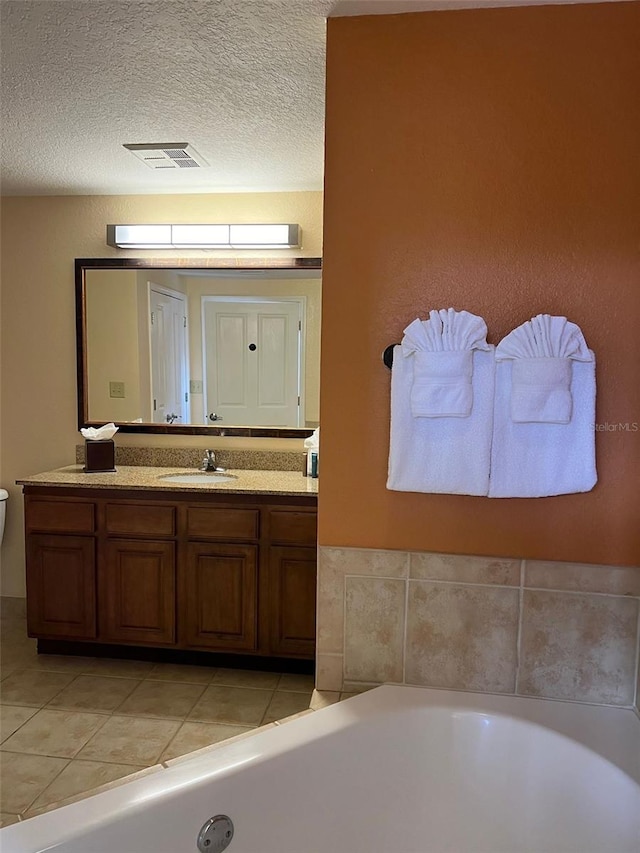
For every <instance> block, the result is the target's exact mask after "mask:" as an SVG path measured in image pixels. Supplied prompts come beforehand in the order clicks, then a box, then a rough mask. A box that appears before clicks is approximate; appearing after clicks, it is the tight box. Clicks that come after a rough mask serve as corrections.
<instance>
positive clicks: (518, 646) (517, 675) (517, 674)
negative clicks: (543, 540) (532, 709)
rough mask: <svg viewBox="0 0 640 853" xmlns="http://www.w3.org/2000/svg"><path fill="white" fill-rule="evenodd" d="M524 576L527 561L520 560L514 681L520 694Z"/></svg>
mask: <svg viewBox="0 0 640 853" xmlns="http://www.w3.org/2000/svg"><path fill="white" fill-rule="evenodd" d="M524 578H525V561H524V560H521V561H520V589H519V590H518V628H517V631H516V672H515V679H514V682H513V693H514V695H516V696H517V695H518V688H519V685H520V663H521V661H522V617H523V611H524Z"/></svg>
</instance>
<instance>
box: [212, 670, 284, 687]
mask: <svg viewBox="0 0 640 853" xmlns="http://www.w3.org/2000/svg"><path fill="white" fill-rule="evenodd" d="M279 680H280V675H279V673H277V672H254V671H253V670H249V669H219V670H218V671H217V672H216V674H215V675H214V677H213V681H212V682H211V683H212V684H223V685H224V686H225V687H257V688H259V689H261V690H274V689H275V688H276V687H277V685H278V681H279Z"/></svg>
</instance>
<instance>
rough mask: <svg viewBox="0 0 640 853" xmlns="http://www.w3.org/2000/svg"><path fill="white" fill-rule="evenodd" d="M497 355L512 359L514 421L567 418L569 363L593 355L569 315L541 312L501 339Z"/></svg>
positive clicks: (566, 420)
mask: <svg viewBox="0 0 640 853" xmlns="http://www.w3.org/2000/svg"><path fill="white" fill-rule="evenodd" d="M496 359H497V360H498V361H505V360H509V359H513V370H512V376H511V399H510V411H511V418H512V420H514V421H515V422H516V423H549V424H568V423H569V421H570V420H571V410H572V396H571V391H570V386H571V362H572V361H581V362H588V361H591V360H592V356H591V354H590V353H589V349H588V348H587V344H586V341H585V339H584V336H583V334H582V332H581V330H580V328H579V326H576V324H575V323H570V322H569V321H568V320H567V318H566V317H552V316H550V315H549V314H538V316H537V317H534V318H533V319H532V320H529V321H528V322H526V323H523V324H522V325H521V326H518V328H517V329H514V330H513V331H512V332H510V333H509V334H508V335H507V337H506V338H504V340H502V341H501V342H500V343H499V344H498V347H497V348H496Z"/></svg>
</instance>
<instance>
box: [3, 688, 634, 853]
mask: <svg viewBox="0 0 640 853" xmlns="http://www.w3.org/2000/svg"><path fill="white" fill-rule="evenodd" d="M429 708H438V709H441V710H447V711H449V712H451V713H470V714H481V715H492V716H495V717H498V718H500V717H505V718H511V719H516V720H519V721H522V722H526V723H529V724H531V725H533V726H536V727H541V728H542V729H547V730H550V731H552V732H555V733H556V734H559V735H561V736H564V737H567V738H569V739H570V740H573V741H575V742H576V743H578V744H580V745H581V746H583V747H585V748H586V749H588V750H590V751H592V752H593V753H595V754H596V755H598V756H600V757H601V758H603V759H604V760H605V761H608V762H609V763H610V764H612V765H614V766H615V767H617V768H618V769H619V770H620V771H622V773H624V774H625V775H626V776H627V777H629V778H630V779H631V780H632V781H634V782H635V783H636V784H637V785H638V787H639V789H640V718H638V716H637V715H636V714H635V712H634V711H633V709H630V708H616V707H611V706H603V705H587V704H584V703H575V702H567V701H559V700H555V699H538V698H536V697H520V696H512V695H504V694H486V693H470V692H464V691H452V690H442V689H438V688H428V687H417V686H416V687H414V686H409V685H390V684H385V685H381V686H379V687H376V688H374V689H372V690H369V691H367V692H365V693H361V694H359V695H357V696H353V697H351V698H349V699H345V700H343V701H342V702H339V703H336V704H334V705H329V706H328V707H326V708H322V709H320V710H318V711H314V712H313V713H309V714H302V715H294V717H295V718H294V719H292V720H289V721H287V720H284V721H283V722H282V724H280V725H269V726H264V727H261V728H260V729H257V730H256V731H255V733H245V734H244V735H240V736H238V737H237V738H233V739H232V740H231V741H230V742H228V741H221V742H219V743H217V744H212V745H211V746H210V747H204V748H203V749H200V750H197V751H196V753H195V754H187V755H185V756H182V757H181V758H179V759H173V760H172V762H171V764H169V765H168V766H162V765H157V770H156V771H155V772H153V771H154V768H153V767H152V768H147V770H146V771H142V772H141V773H140V774H139V776H138V775H136V778H134V779H131V780H129V781H128V780H127V777H125V778H124V779H122V780H116V782H115V783H113V787H109V788H108V789H107V790H103V791H99V792H97V793H95V794H90V795H89V796H87V797H84V798H82V799H79V800H76V801H74V802H72V803H69V804H68V805H63V806H60V807H59V808H54V809H52V810H50V811H47V812H43V813H42V814H39V815H35V816H33V817H31V818H29V819H27V820H26V821H21V822H20V823H17V824H11V825H10V826H7V827H4V828H3V829H1V830H0V842H1V843H0V846H2V849H5V847H4V846H3V845H4V844H7V847H6V850H7V853H35V851H41V850H47V849H50V848H52V847H53V848H55V845H57V844H61V843H63V842H65V841H68V840H70V839H71V838H74V837H78V836H82V835H85V834H88V833H90V832H93V831H96V830H99V829H100V828H101V827H102V826H104V824H107V823H109V822H110V821H111V820H113V819H114V818H115V817H116V816H118V817H122V816H123V815H126V814H127V813H130V812H134V811H136V810H137V809H139V808H140V806H141V804H143V803H145V802H149V803H151V802H153V801H157V800H159V799H161V798H163V797H169V796H170V795H171V794H172V793H174V792H175V793H177V792H179V791H180V790H181V789H183V788H188V787H189V786H191V785H195V784H197V783H201V782H209V781H210V782H213V781H215V780H216V779H217V778H218V777H223V776H224V775H225V774H227V773H229V772H233V771H235V770H236V769H237V768H239V767H241V766H243V765H246V766H247V767H249V766H250V765H251V764H253V763H256V762H259V761H265V760H269V759H270V758H274V757H276V756H278V755H281V754H283V753H286V752H288V751H290V750H295V749H296V748H297V747H301V746H304V745H305V744H307V743H309V742H310V741H312V740H316V739H320V738H322V737H325V736H330V735H331V734H333V733H335V732H339V731H341V730H343V729H345V728H347V727H348V726H350V725H353V724H357V722H358V721H364V720H367V719H373V718H375V717H376V716H379V715H386V714H388V713H392V712H394V711H396V712H397V711H398V710H415V709H424V710H428V709H429ZM212 759H213V760H212ZM70 826H71V827H73V829H72V831H70V830H69V827H70ZM12 844H14V845H15V846H9V845H12Z"/></svg>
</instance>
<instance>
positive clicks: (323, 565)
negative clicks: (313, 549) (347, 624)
mask: <svg viewBox="0 0 640 853" xmlns="http://www.w3.org/2000/svg"><path fill="white" fill-rule="evenodd" d="M336 550H337V549H335V548H320V549H319V552H318V600H317V605H316V607H317V629H316V644H317V650H318V651H319V652H334V653H339V654H342V649H343V646H344V571H343V563H342V562H341V560H340V559H338V558H337V557H336V555H335V554H334V553H333V552H334V551H336Z"/></svg>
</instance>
